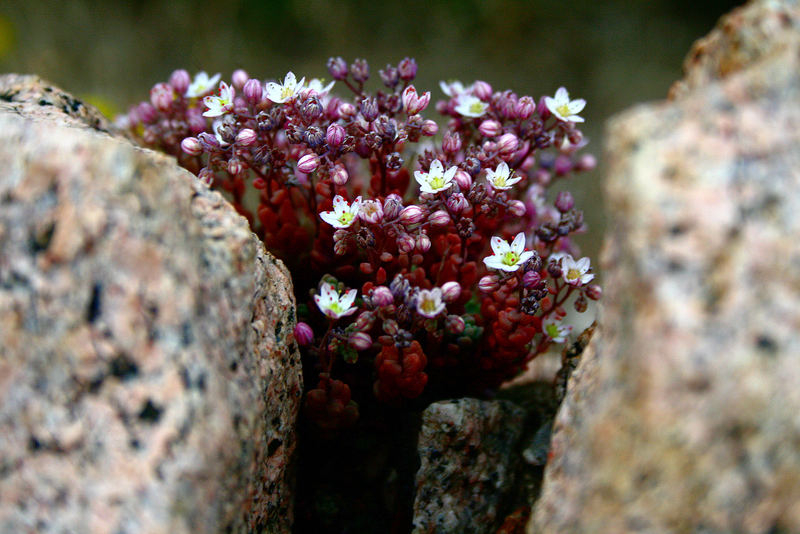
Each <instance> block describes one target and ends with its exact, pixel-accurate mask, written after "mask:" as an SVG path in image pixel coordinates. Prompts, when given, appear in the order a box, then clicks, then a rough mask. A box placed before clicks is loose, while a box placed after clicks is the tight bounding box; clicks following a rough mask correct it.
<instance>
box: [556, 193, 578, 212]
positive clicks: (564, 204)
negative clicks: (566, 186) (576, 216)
mask: <svg viewBox="0 0 800 534" xmlns="http://www.w3.org/2000/svg"><path fill="white" fill-rule="evenodd" d="M555 206H556V209H557V210H558V211H560V212H561V213H566V212H568V211H569V210H571V209H572V208H573V207H574V206H575V199H574V198H573V197H572V193H570V192H569V191H559V193H558V194H557V195H556V201H555Z"/></svg>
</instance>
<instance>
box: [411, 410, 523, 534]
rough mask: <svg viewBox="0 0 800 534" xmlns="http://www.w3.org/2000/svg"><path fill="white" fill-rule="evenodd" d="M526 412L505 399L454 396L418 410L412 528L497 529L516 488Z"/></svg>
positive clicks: (433, 530)
mask: <svg viewBox="0 0 800 534" xmlns="http://www.w3.org/2000/svg"><path fill="white" fill-rule="evenodd" d="M524 419H525V411H524V410H523V409H522V408H519V407H517V406H516V405H514V404H513V403H511V402H508V401H479V400H476V399H466V398H465V399H457V400H452V401H442V402H436V403H434V404H431V405H430V406H429V407H428V408H426V409H425V411H424V412H423V414H422V429H421V431H420V435H419V443H418V446H417V450H418V452H419V456H420V460H421V465H420V468H419V471H418V472H417V482H416V486H417V493H416V498H415V500H414V521H413V523H414V530H413V532H415V533H418V534H421V533H442V534H444V533H450V532H459V533H464V534H468V533H475V534H477V533H484V532H486V533H489V532H492V533H493V532H496V531H497V527H498V526H499V522H501V521H502V519H503V515H502V514H503V513H504V512H506V510H503V509H502V504H503V503H504V499H505V498H507V497H508V496H509V494H510V492H511V491H512V490H513V487H514V478H515V477H514V475H515V471H516V469H517V465H518V463H519V460H520V455H519V451H518V450H517V448H518V447H517V444H518V441H519V438H520V436H521V434H522V429H523V421H524Z"/></svg>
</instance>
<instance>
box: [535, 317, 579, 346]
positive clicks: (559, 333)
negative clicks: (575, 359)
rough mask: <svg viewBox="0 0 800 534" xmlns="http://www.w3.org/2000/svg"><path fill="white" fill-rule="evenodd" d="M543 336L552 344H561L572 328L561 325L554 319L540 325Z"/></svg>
mask: <svg viewBox="0 0 800 534" xmlns="http://www.w3.org/2000/svg"><path fill="white" fill-rule="evenodd" d="M542 330H543V331H544V335H546V336H547V337H549V338H550V339H551V340H552V341H553V342H554V343H563V342H564V341H566V340H567V335H568V334H569V333H570V332H572V327H571V326H569V325H564V324H561V323H560V322H558V321H556V320H555V319H548V320H546V321H545V322H544V323H543V324H542Z"/></svg>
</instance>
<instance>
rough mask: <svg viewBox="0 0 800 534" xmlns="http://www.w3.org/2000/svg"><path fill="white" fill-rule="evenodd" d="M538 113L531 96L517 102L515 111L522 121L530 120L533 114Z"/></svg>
mask: <svg viewBox="0 0 800 534" xmlns="http://www.w3.org/2000/svg"><path fill="white" fill-rule="evenodd" d="M534 111H536V102H534V101H533V98H531V97H529V96H523V97H522V98H520V99H519V100H518V101H517V107H516V108H515V109H514V114H515V115H516V116H517V118H518V119H520V120H523V121H524V120H525V119H529V118H530V117H531V115H533V112H534Z"/></svg>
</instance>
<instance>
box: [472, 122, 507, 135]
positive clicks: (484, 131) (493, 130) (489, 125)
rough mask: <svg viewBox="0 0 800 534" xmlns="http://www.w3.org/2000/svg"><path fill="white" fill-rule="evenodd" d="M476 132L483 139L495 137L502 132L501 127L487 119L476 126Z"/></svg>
mask: <svg viewBox="0 0 800 534" xmlns="http://www.w3.org/2000/svg"><path fill="white" fill-rule="evenodd" d="M478 131H479V132H480V133H481V135H482V136H484V137H495V136H498V135H500V134H501V133H502V132H503V125H502V124H500V123H499V122H497V121H496V120H494V119H487V120H485V121H483V122H482V123H481V125H480V126H478Z"/></svg>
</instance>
